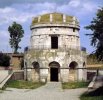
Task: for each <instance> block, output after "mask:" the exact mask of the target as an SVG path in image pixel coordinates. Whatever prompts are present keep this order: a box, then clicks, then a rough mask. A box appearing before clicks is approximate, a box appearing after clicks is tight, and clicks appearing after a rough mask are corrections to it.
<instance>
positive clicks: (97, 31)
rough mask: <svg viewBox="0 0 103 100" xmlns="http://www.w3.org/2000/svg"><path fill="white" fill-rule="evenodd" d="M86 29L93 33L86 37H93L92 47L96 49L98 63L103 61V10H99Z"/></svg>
mask: <svg viewBox="0 0 103 100" xmlns="http://www.w3.org/2000/svg"><path fill="white" fill-rule="evenodd" d="M85 28H86V29H87V30H91V31H92V34H86V35H89V36H90V37H91V45H92V46H94V47H95V48H96V50H95V51H94V53H95V55H96V57H97V59H98V61H103V8H100V9H98V11H97V14H96V17H95V18H93V20H92V21H91V24H90V25H88V26H86V27H85Z"/></svg>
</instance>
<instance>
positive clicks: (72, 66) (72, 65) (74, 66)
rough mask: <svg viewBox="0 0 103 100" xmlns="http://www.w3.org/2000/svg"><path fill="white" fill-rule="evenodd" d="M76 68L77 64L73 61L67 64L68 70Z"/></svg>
mask: <svg viewBox="0 0 103 100" xmlns="http://www.w3.org/2000/svg"><path fill="white" fill-rule="evenodd" d="M77 66H78V63H77V62H75V61H72V62H71V63H70V64H69V68H70V69H75V68H76V67H77Z"/></svg>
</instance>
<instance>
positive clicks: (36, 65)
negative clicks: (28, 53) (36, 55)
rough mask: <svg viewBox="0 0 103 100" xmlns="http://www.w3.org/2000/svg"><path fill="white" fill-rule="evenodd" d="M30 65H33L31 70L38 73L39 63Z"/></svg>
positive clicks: (35, 62)
mask: <svg viewBox="0 0 103 100" xmlns="http://www.w3.org/2000/svg"><path fill="white" fill-rule="evenodd" d="M32 65H33V68H34V69H35V71H36V72H38V73H39V67H40V66H39V63H38V62H37V61H34V62H33V63H32Z"/></svg>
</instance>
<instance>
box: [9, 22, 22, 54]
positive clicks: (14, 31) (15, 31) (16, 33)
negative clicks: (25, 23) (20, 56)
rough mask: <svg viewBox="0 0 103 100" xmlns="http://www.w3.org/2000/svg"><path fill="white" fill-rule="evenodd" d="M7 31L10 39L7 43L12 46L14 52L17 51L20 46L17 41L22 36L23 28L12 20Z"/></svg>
mask: <svg viewBox="0 0 103 100" xmlns="http://www.w3.org/2000/svg"><path fill="white" fill-rule="evenodd" d="M8 31H9V33H10V40H9V43H10V45H11V48H13V50H14V53H17V50H18V49H19V48H21V47H20V46H19V43H20V41H21V38H22V37H23V36H24V30H23V28H22V26H21V25H20V24H17V23H16V22H13V24H12V26H9V27H8Z"/></svg>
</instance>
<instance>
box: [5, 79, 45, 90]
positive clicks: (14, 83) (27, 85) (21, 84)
mask: <svg viewBox="0 0 103 100" xmlns="http://www.w3.org/2000/svg"><path fill="white" fill-rule="evenodd" d="M43 85H45V83H42V82H35V83H34V82H30V81H23V80H10V81H9V82H8V83H7V85H6V87H11V88H18V89H35V88H38V87H40V86H43Z"/></svg>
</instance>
